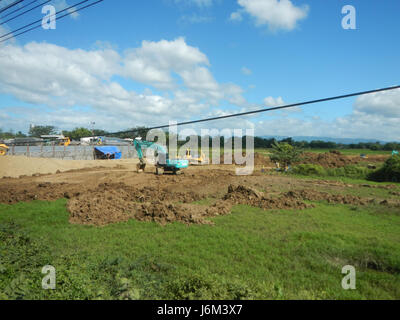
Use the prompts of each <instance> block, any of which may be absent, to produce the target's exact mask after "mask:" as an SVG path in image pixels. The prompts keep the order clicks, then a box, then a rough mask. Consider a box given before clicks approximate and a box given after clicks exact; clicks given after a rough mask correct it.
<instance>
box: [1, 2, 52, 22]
mask: <svg viewBox="0 0 400 320" xmlns="http://www.w3.org/2000/svg"><path fill="white" fill-rule="evenodd" d="M36 1H37V0H35V1H33V2H31V3H30V4H32V3H34V2H36ZM51 1H52V0H47V1H45V2H43V3H40V4H38V5H37V6H34V7H33V8H30V9H28V10H26V11H24V12H21V13H20V14H17V15H16V16H14V17H12V18H10V19H8V20H6V21H3V22H2V23H0V26H1V25H2V24H5V23H7V22H10V21H12V20H14V19H16V18H18V17H20V16H23V15H24V14H26V13H28V12H30V11H32V10H35V9H36V8H38V7H41V6H43V5H45V4H47V3H49V2H51ZM30 4H27V5H26V6H25V7H27V6H29V5H30ZM25 7H22V8H19V9H18V10H21V9H23V8H25ZM18 10H15V11H13V12H16V11H18ZM8 15H10V14H8ZM8 15H5V16H4V17H7V16H8ZM4 17H1V18H0V19H2V18H4Z"/></svg>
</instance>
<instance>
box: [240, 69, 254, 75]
mask: <svg viewBox="0 0 400 320" xmlns="http://www.w3.org/2000/svg"><path fill="white" fill-rule="evenodd" d="M241 71H242V73H243V74H244V75H246V76H250V75H251V74H253V71H251V70H250V69H249V68H246V67H243V68H242V70H241Z"/></svg>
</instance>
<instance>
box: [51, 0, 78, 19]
mask: <svg viewBox="0 0 400 320" xmlns="http://www.w3.org/2000/svg"><path fill="white" fill-rule="evenodd" d="M50 5H51V3H50ZM53 5H54V7H55V8H56V11H57V12H58V11H61V10H64V9H66V8H68V7H71V4H68V3H67V1H66V0H55V1H54V3H53ZM75 10H76V7H72V8H70V9H68V10H67V12H68V13H71V18H73V19H77V18H78V17H79V12H74V11H75Z"/></svg>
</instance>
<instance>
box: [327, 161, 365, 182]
mask: <svg viewBox="0 0 400 320" xmlns="http://www.w3.org/2000/svg"><path fill="white" fill-rule="evenodd" d="M326 170H327V173H328V175H329V176H333V177H348V178H353V179H366V178H367V177H368V174H370V173H371V170H370V169H368V168H366V167H360V166H357V165H353V164H351V165H347V166H344V167H341V168H333V169H332V168H331V169H326Z"/></svg>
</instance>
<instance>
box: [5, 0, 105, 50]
mask: <svg viewBox="0 0 400 320" xmlns="http://www.w3.org/2000/svg"><path fill="white" fill-rule="evenodd" d="M88 1H89V0H84V1H81V2H79V3H77V4H74V5H73V6H70V7H68V8H65V9H63V10H60V11H58V12H56V13H55V14H52V15H50V16H49V17H48V18H52V17H54V16H57V15H58V14H60V13H62V12H64V11H67V10H70V11H69V12H68V13H66V14H64V15H62V16H59V17H56V19H57V20H60V19H62V18H64V17H66V16H69V15H71V14H74V13H75V12H78V11H81V10H83V9H86V8H89V7H91V6H94V5H95V4H98V3H100V2H103V1H104V0H98V1H95V2H92V3H90V4H88V5H86V6H83V7H81V8H78V9H75V10H72V9H73V8H75V7H76V6H79V5H81V4H83V3H85V2H88ZM41 22H42V19H39V20H37V21H34V22H32V23H29V24H27V25H25V26H23V27H21V28H18V29H16V30H13V31H10V32H8V33H6V34H3V35H2V36H0V39H2V40H0V43H2V42H5V41H7V40H9V39H12V38H15V37H17V36H19V35H21V34H24V33H27V32H29V31H32V30H34V29H37V28H40V27H41V26H42V24H41ZM36 23H40V24H39V25H37V26H34V27H32V28H30V29H27V30H24V31H22V32H19V33H16V34H14V33H15V32H18V31H20V30H22V29H25V28H27V27H30V26H32V25H34V24H36ZM8 35H10V36H9V37H8V38H6V39H3V38H4V37H7V36H8Z"/></svg>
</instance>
